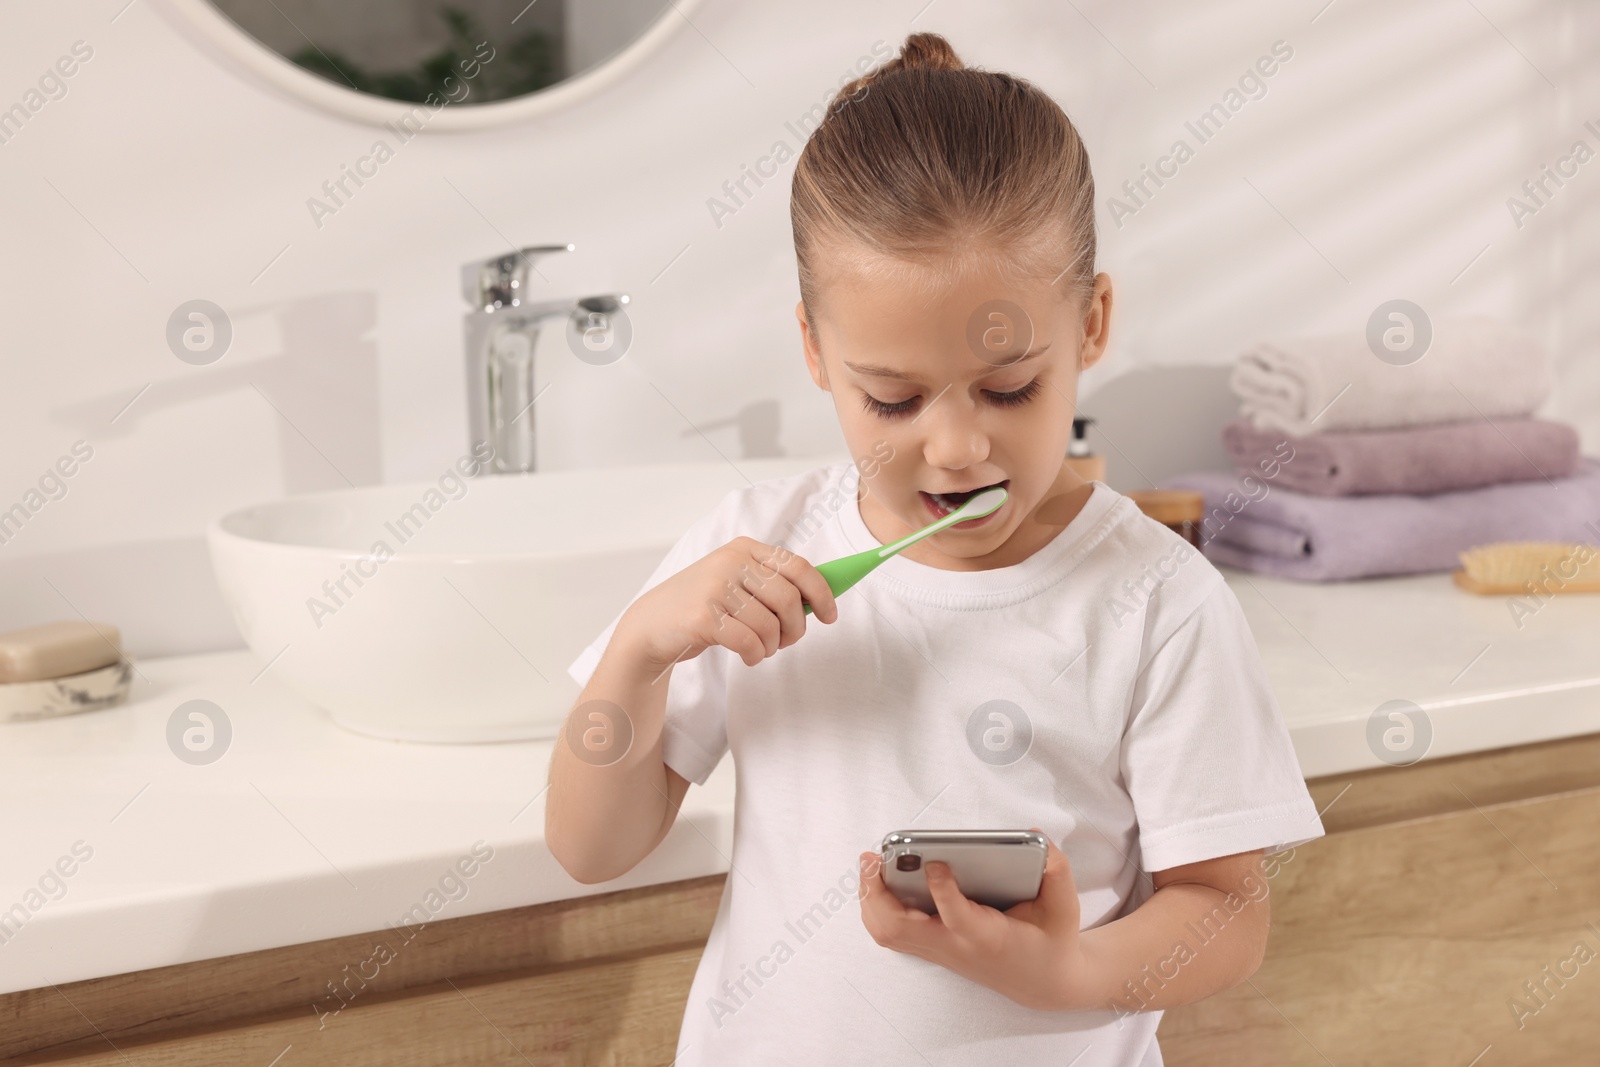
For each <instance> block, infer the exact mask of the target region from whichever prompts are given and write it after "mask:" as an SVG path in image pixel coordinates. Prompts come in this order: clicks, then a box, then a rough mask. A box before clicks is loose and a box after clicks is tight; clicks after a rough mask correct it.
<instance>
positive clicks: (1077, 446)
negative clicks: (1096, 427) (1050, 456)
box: [1067, 415, 1094, 456]
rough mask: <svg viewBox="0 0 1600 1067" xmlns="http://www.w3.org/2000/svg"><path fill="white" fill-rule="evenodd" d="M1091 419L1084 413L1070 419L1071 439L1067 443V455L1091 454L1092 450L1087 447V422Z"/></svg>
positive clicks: (1091, 420) (1092, 453) (1090, 421)
mask: <svg viewBox="0 0 1600 1067" xmlns="http://www.w3.org/2000/svg"><path fill="white" fill-rule="evenodd" d="M1092 422H1094V420H1093V419H1091V418H1089V417H1088V416H1086V415H1078V416H1076V417H1074V418H1073V420H1072V440H1071V441H1069V442H1068V443H1067V455H1069V456H1092V455H1094V452H1093V451H1091V450H1090V448H1089V424H1090V423H1092Z"/></svg>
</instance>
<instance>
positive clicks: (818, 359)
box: [794, 300, 833, 393]
mask: <svg viewBox="0 0 1600 1067" xmlns="http://www.w3.org/2000/svg"><path fill="white" fill-rule="evenodd" d="M794 317H795V318H796V319H799V320H800V342H801V345H802V346H803V347H804V348H805V353H806V370H808V371H810V372H811V380H812V381H814V382H816V383H817V388H818V389H822V390H824V391H825V392H830V393H831V392H833V390H832V389H830V388H829V387H828V369H827V367H825V366H824V365H823V363H822V349H821V347H820V346H819V345H818V344H817V336H816V334H814V333H812V332H811V324H810V323H809V322H807V321H806V302H805V301H804V300H802V301H800V302H799V303H798V304H796V305H795V306H794Z"/></svg>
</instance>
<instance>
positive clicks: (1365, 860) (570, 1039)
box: [0, 735, 1600, 1067]
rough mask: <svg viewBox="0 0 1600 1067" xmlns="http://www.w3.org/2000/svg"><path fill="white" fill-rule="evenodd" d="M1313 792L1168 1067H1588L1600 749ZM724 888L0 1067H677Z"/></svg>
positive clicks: (77, 1025) (130, 1000)
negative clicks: (52, 1066) (693, 986)
mask: <svg viewBox="0 0 1600 1067" xmlns="http://www.w3.org/2000/svg"><path fill="white" fill-rule="evenodd" d="M1311 787H1312V794H1313V796H1315V797H1316V799H1317V802H1318V806H1319V807H1322V808H1325V809H1326V810H1325V813H1324V816H1323V821H1324V824H1325V825H1326V827H1327V829H1328V831H1329V834H1328V836H1327V837H1326V838H1325V839H1323V840H1320V841H1317V842H1315V843H1313V844H1311V845H1308V846H1306V847H1304V848H1301V849H1298V850H1296V851H1295V852H1294V853H1293V854H1287V855H1285V856H1283V857H1280V861H1279V863H1278V865H1277V871H1276V874H1275V875H1274V877H1273V879H1272V894H1273V931H1272V941H1271V947H1270V949H1269V951H1268V955H1267V960H1266V963H1265V964H1264V965H1263V966H1262V968H1261V970H1260V971H1259V972H1258V973H1257V974H1256V975H1255V977H1254V978H1252V979H1251V980H1250V982H1249V983H1247V984H1245V985H1243V986H1240V987H1239V988H1237V989H1234V990H1231V991H1229V992H1227V993H1224V994H1222V995H1220V996H1217V997H1213V998H1211V999H1210V1000H1208V1001H1205V1002H1204V1003H1201V1004H1196V1005H1190V1006H1188V1007H1185V1008H1180V1009H1176V1010H1173V1011H1171V1012H1168V1013H1167V1016H1166V1018H1165V1019H1164V1020H1163V1022H1162V1026H1161V1044H1162V1049H1163V1052H1164V1055H1165V1058H1166V1061H1167V1063H1168V1064H1169V1065H1171V1067H1186V1065H1202V1064H1228V1065H1230V1067H1233V1065H1239V1067H1249V1065H1253V1064H1260V1065H1263V1067H1266V1065H1271V1067H1286V1065H1289V1067H1292V1065H1299V1064H1307V1065H1326V1064H1330V1063H1332V1064H1341V1065H1342V1064H1363V1065H1375V1064H1404V1065H1407V1067H1413V1065H1428V1064H1440V1065H1448V1067H1468V1065H1469V1064H1474V1063H1476V1064H1480V1065H1482V1067H1497V1065H1502V1064H1518V1065H1525V1064H1560V1065H1569V1064H1577V1063H1587V1062H1595V1061H1596V1059H1597V1056H1600V1054H1597V1053H1596V1052H1595V1049H1597V1048H1600V848H1597V846H1600V735H1596V736H1590V737H1584V738H1578V739H1575V740H1570V741H1560V742H1550V743H1547V744H1541V745H1531V746H1526V747H1523V748H1516V749H1506V750H1502V751H1499V752H1490V753H1481V754H1476V755H1471V756H1462V757H1456V758H1452V759H1445V760H1437V761H1431V762H1427V763H1422V764H1418V765H1416V766H1414V767H1409V768H1403V769H1383V770H1378V771H1364V772H1361V773H1358V774H1352V775H1344V776H1338V777H1334V778H1328V779H1321V780H1318V781H1315V782H1313V783H1311ZM722 881H723V879H722V877H721V876H718V877H713V878H701V879H695V880H693V881H688V882H677V883H673V884H671V885H665V886H654V887H650V888H646V889H635V890H627V891H624V892H620V893H610V894H605V895H602V896H597V897H588V898H584V899H580V900H573V901H562V902H560V903H556V904H546V905H540V906H537V907H531V908H521V909H516V910H513V911H505V912H496V913H493V914H490V915H480V916H471V917H468V918H463V919H454V920H449V921H445V922H438V923H433V924H431V925H429V926H428V927H427V928H425V929H423V930H421V931H420V932H419V933H418V934H417V935H416V937H415V938H414V939H413V940H412V941H409V942H405V943H403V944H402V943H398V940H397V935H395V934H393V933H392V932H389V931H385V932H384V933H382V934H373V935H358V936H355V937H345V938H336V939H332V940H329V941H322V942H317V943H315V944H310V945H297V946H293V947H290V948H284V949H275V950H272V951H268V952H258V953H250V954H247V955H242V956H234V957H229V958H227V959H221V960H209V961H205V962H201V963H194V964H186V965H183V966H179V967H169V968H162V969H159V970H154V971H145V972H141V973H139V974H133V975H119V976H115V977H112V978H102V979H95V980H92V981H87V982H77V983H73V984H71V985H66V986H62V987H59V988H55V987H51V988H46V989H42V990H29V991H27V992H23V993H12V994H7V995H4V996H0V1064H6V1065H9V1064H23V1063H46V1062H49V1063H67V1064H83V1065H88V1064H95V1065H99V1064H106V1065H108V1067H109V1065H112V1064H117V1065H124V1067H125V1065H143V1064H162V1065H177V1067H185V1065H191V1064H192V1065H196V1067H198V1065H207V1067H209V1065H213V1064H224V1063H249V1064H257V1065H262V1067H272V1065H274V1064H281V1067H301V1065H306V1064H338V1065H341V1067H365V1065H369V1064H371V1065H377V1064H391V1063H400V1062H403V1063H406V1064H415V1065H432V1064H440V1065H444V1064H461V1063H472V1064H496V1065H498V1064H506V1065H522V1067H526V1065H528V1064H536V1065H539V1067H544V1065H545V1064H616V1065H626V1064H649V1065H664V1064H668V1063H670V1062H671V1060H672V1058H673V1046H674V1038H675V1036H676V1033H677V1029H678V1023H679V1021H680V1018H681V1015H682V1011H683V1004H684V1000H685V998H686V996H687V995H688V989H689V981H690V978H691V977H692V975H693V973H694V968H695V964H696V963H697V961H698V960H699V956H700V950H701V946H702V945H703V943H704V941H705V938H706V935H707V933H708V932H709V930H710V927H711V920H712V918H713V916H714V915H715V913H716V907H717V901H718V898H719V897H720V894H721V890H722ZM1591 923H1594V924H1596V925H1593V926H1591V925H1590V924H1591ZM380 943H382V944H385V945H386V946H387V947H388V949H389V951H388V953H387V954H386V956H384V962H383V963H382V964H381V965H377V964H374V963H370V962H367V961H371V960H373V959H374V958H375V956H376V955H381V954H379V953H377V946H378V945H379V944H380ZM363 976H370V977H363ZM341 983H342V984H341ZM335 986H338V987H339V988H338V990H335V988H334V987H335ZM1514 1003H1519V1004H1520V1005H1521V1008H1520V1009H1515V1008H1513V1007H1512V1005H1513V1004H1514Z"/></svg>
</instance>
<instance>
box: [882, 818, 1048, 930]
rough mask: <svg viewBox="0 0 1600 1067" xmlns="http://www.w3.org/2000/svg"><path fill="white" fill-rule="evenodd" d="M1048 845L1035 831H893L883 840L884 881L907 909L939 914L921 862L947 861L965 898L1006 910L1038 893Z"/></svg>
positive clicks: (1032, 897)
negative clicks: (929, 890)
mask: <svg viewBox="0 0 1600 1067" xmlns="http://www.w3.org/2000/svg"><path fill="white" fill-rule="evenodd" d="M1048 851H1049V846H1048V844H1047V842H1046V840H1045V836H1044V834H1041V833H1039V832H1038V831H1037V830H896V831H894V832H893V833H891V834H888V835H886V836H885V837H884V839H883V883H884V885H886V886H888V887H889V891H890V892H891V893H893V894H894V895H895V896H896V897H898V898H899V900H900V902H901V903H902V904H904V905H905V906H906V907H908V908H917V909H919V910H921V911H925V912H927V913H928V914H929V915H934V914H937V913H938V910H939V909H938V908H936V907H935V906H934V903H933V896H932V895H931V894H930V893H929V892H928V877H927V874H926V873H925V871H924V870H923V865H924V864H925V863H927V862H928V861H930V860H941V861H943V862H945V863H948V864H949V865H950V872H951V873H952V874H954V875H955V879H956V885H957V886H959V887H960V888H961V893H962V895H963V896H965V897H967V898H969V899H971V900H975V901H977V902H978V903H979V904H987V905H989V907H991V908H998V909H999V910H1000V911H1004V910H1006V909H1007V908H1009V907H1011V906H1012V905H1014V904H1020V903H1022V902H1023V901H1024V900H1032V899H1034V898H1035V897H1037V896H1038V895H1039V883H1040V881H1041V880H1042V879H1043V878H1044V860H1045V855H1046V854H1047V852H1048Z"/></svg>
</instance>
